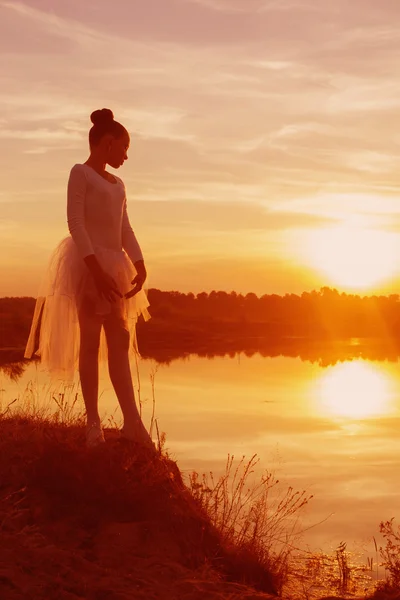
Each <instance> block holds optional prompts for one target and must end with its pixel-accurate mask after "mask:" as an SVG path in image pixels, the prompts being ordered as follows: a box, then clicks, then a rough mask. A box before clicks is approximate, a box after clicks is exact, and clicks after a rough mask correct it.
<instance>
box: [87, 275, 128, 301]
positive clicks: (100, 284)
mask: <svg viewBox="0 0 400 600" xmlns="http://www.w3.org/2000/svg"><path fill="white" fill-rule="evenodd" d="M94 282H95V284H96V288H97V291H98V292H99V295H100V296H101V297H102V298H105V299H106V300H108V301H109V302H115V301H116V300H117V298H118V297H119V298H122V294H121V292H120V291H119V289H118V287H117V284H116V282H115V281H114V279H113V278H112V277H111V275H109V274H108V273H105V272H104V271H102V272H98V273H96V275H94Z"/></svg>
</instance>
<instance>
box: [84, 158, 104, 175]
mask: <svg viewBox="0 0 400 600" xmlns="http://www.w3.org/2000/svg"><path fill="white" fill-rule="evenodd" d="M85 164H86V165H89V167H92V169H94V170H95V171H97V172H98V173H100V175H103V174H104V173H105V172H106V166H107V163H106V162H105V160H104V158H102V157H101V156H95V155H94V154H91V155H90V156H89V158H88V159H87V161H86V163H85Z"/></svg>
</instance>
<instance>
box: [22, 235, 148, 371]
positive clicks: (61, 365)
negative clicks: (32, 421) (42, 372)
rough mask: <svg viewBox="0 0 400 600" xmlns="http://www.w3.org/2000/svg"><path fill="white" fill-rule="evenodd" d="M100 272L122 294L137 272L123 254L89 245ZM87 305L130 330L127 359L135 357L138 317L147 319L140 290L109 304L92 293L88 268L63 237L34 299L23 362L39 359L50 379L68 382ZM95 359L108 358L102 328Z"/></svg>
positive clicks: (73, 367)
mask: <svg viewBox="0 0 400 600" xmlns="http://www.w3.org/2000/svg"><path fill="white" fill-rule="evenodd" d="M94 251H95V254H96V257H97V259H98V261H99V263H100V265H101V267H102V268H103V269H104V271H106V272H107V273H108V274H109V275H111V277H113V279H114V280H115V282H116V284H117V287H118V289H119V291H120V292H121V293H122V294H123V295H124V294H126V293H127V292H128V291H129V290H131V289H132V284H131V282H132V280H133V279H134V277H135V276H136V270H135V267H134V266H133V264H132V263H131V261H130V259H129V258H128V256H127V255H126V253H125V252H124V251H123V250H121V251H115V250H110V249H108V248H104V247H101V246H94ZM85 299H88V300H90V301H91V303H92V305H93V307H94V311H95V313H96V314H97V315H98V316H99V318H103V319H106V318H107V315H110V314H111V312H113V314H115V312H117V315H118V317H121V318H122V319H123V320H124V322H125V326H126V328H127V329H128V330H129V333H130V338H131V343H130V354H131V356H132V357H133V356H134V355H135V354H136V355H137V354H138V347H137V339H136V323H137V320H138V318H139V316H140V315H143V317H144V319H145V320H148V319H149V318H150V315H149V313H148V311H147V308H148V306H149V302H148V300H147V296H146V294H145V292H144V291H143V290H141V291H140V292H139V293H138V294H136V295H135V296H133V297H132V298H129V299H126V298H121V299H119V298H118V299H117V300H116V302H115V303H114V302H113V303H112V304H111V303H110V302H108V301H107V300H105V299H104V298H101V297H100V296H99V294H98V292H97V289H96V286H95V283H94V280H93V277H92V276H91V274H90V271H89V269H88V268H87V266H86V264H85V263H84V261H83V259H82V258H81V257H80V256H79V253H78V250H77V247H76V245H75V242H74V241H73V240H72V238H71V237H67V238H65V239H64V240H62V242H61V243H60V244H59V245H58V247H57V248H56V250H55V251H54V252H53V254H52V256H51V258H50V261H49V266H48V270H47V274H46V276H45V278H44V282H43V284H42V289H41V290H40V293H39V296H38V298H37V300H36V306H35V312H34V315H33V320H32V326H31V331H30V334H29V339H28V342H27V346H26V350H25V358H32V356H33V355H34V354H35V355H37V356H40V359H41V363H42V365H43V367H44V368H45V369H47V370H48V371H49V373H50V375H51V376H52V377H53V378H58V379H63V380H64V381H72V380H73V378H74V375H75V373H76V371H77V369H78V364H79V342H80V332H79V321H78V311H79V309H80V307H81V304H82V302H83V300H85ZM99 358H100V360H105V359H106V358H107V344H106V338H105V334H104V329H102V333H101V339H100V352H99Z"/></svg>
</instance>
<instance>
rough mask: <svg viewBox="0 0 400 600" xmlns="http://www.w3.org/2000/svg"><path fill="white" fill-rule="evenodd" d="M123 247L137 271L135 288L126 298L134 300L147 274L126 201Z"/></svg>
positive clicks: (123, 218) (123, 221) (123, 216)
mask: <svg viewBox="0 0 400 600" xmlns="http://www.w3.org/2000/svg"><path fill="white" fill-rule="evenodd" d="M122 247H123V248H124V250H125V252H126V253H127V255H128V256H129V258H130V259H131V262H132V263H133V265H134V267H135V269H136V277H135V279H134V280H133V281H132V284H133V286H134V287H133V289H132V290H131V291H130V292H128V294H125V297H126V298H132V296H134V295H135V294H137V293H138V292H140V290H141V289H142V287H143V284H144V282H145V281H146V277H147V272H146V267H145V265H144V259H143V254H142V250H141V248H140V246H139V242H138V241H137V239H136V236H135V234H134V232H133V229H132V227H131V224H130V222H129V217H128V211H127V208H126V199H125V204H124V212H123V215H122Z"/></svg>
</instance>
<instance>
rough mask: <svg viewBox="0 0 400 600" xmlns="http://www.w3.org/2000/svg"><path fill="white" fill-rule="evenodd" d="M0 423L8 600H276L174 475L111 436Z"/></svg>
mask: <svg viewBox="0 0 400 600" xmlns="http://www.w3.org/2000/svg"><path fill="white" fill-rule="evenodd" d="M106 438H107V443H106V444H105V446H104V447H103V448H99V449H98V450H96V451H88V450H86V448H85V445H84V429H83V427H80V426H77V425H76V426H75V425H74V426H68V427H67V426H63V425H60V424H54V423H46V422H40V421H35V420H29V419H21V418H10V419H7V418H2V419H0V499H1V501H0V538H1V543H0V597H1V598H4V599H7V600H20V599H22V598H24V599H26V598H35V600H42V599H43V600H44V599H46V600H52V599H53V598H54V600H55V599H57V600H64V599H65V600H67V599H68V600H75V599H85V600H102V599H104V600H106V599H107V600H128V599H135V600H136V599H138V600H139V599H142V598H143V599H146V600H152V599H153V598H154V599H164V598H165V599H166V600H167V599H168V600H174V599H177V600H178V599H188V600H189V599H193V600H197V599H199V600H200V599H202V600H203V599H204V598H207V599H210V600H212V599H214V598H215V600H217V598H218V599H221V598H229V599H230V600H234V599H235V600H236V599H237V600H239V598H240V599H248V600H250V599H256V598H260V599H261V598H272V596H270V593H273V592H274V589H275V585H274V578H273V574H272V573H269V572H268V571H267V570H266V569H265V567H263V566H262V565H260V564H257V563H256V561H254V560H253V559H252V557H251V556H249V555H246V554H245V553H244V552H243V551H240V550H239V549H238V548H234V547H227V546H224V544H223V542H222V540H221V537H220V535H219V533H218V531H217V530H216V529H215V528H214V527H213V526H212V525H211V523H210V522H209V520H208V519H207V516H206V515H205V514H204V512H203V511H202V510H201V508H200V507H199V506H198V504H196V502H195V501H194V499H193V496H191V495H190V493H189V492H188V490H187V488H186V487H185V486H184V485H183V482H182V479H181V476H180V472H179V469H178V468H177V466H176V464H175V463H174V462H173V461H171V460H169V459H168V458H167V457H166V456H165V455H163V454H160V455H157V456H155V457H154V456H153V457H150V456H149V455H148V454H145V453H144V452H143V450H142V451H141V450H140V449H139V448H137V447H135V445H134V444H132V443H130V442H127V441H123V440H121V439H119V436H118V433H117V432H116V430H111V429H110V430H107V431H106Z"/></svg>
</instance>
